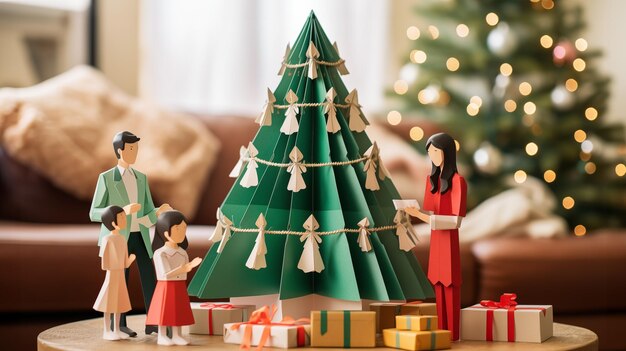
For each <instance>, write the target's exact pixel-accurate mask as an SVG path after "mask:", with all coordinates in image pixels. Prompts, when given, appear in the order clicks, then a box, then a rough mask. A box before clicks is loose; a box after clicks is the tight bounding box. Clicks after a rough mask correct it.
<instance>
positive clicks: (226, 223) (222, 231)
mask: <svg viewBox="0 0 626 351" xmlns="http://www.w3.org/2000/svg"><path fill="white" fill-rule="evenodd" d="M232 225H233V222H232V221H231V220H230V219H228V217H226V216H224V214H223V213H222V210H221V209H220V208H219V207H218V208H217V224H216V225H215V230H214V231H213V235H211V238H210V239H209V240H210V241H211V242H213V243H216V242H218V241H219V242H220V244H219V246H218V248H217V253H221V252H222V250H224V246H225V245H226V243H227V242H228V239H230V235H231V229H230V227H231V226H232Z"/></svg>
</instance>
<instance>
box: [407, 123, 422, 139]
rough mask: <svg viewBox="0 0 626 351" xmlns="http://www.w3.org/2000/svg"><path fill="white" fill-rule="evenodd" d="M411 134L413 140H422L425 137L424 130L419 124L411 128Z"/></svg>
mask: <svg viewBox="0 0 626 351" xmlns="http://www.w3.org/2000/svg"><path fill="white" fill-rule="evenodd" d="M409 136H410V137H411V140H413V141H420V140H422V139H423V138H424V130H423V129H422V128H420V127H418V126H415V127H412V128H411V130H409Z"/></svg>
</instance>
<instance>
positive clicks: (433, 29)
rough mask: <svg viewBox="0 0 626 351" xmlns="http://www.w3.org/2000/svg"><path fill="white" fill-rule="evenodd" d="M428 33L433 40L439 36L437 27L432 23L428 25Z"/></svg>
mask: <svg viewBox="0 0 626 351" xmlns="http://www.w3.org/2000/svg"><path fill="white" fill-rule="evenodd" d="M428 33H430V36H431V38H433V40H436V39H437V38H439V28H437V27H435V26H433V25H432V24H431V25H430V26H428Z"/></svg>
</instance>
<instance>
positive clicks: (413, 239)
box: [393, 210, 418, 251]
mask: <svg viewBox="0 0 626 351" xmlns="http://www.w3.org/2000/svg"><path fill="white" fill-rule="evenodd" d="M393 222H394V223H396V236H397V237H398V243H399V244H400V250H403V251H411V249H413V248H414V247H415V245H417V240H418V239H417V233H415V229H414V228H413V225H412V224H411V220H410V219H409V215H408V214H407V213H406V212H404V210H398V211H396V215H395V217H394V218H393Z"/></svg>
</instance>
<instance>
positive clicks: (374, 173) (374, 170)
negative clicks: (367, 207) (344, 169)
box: [363, 142, 389, 190]
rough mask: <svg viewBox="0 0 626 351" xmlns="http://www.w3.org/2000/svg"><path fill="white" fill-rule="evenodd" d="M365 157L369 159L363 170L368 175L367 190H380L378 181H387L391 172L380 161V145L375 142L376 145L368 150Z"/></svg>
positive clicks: (366, 179)
mask: <svg viewBox="0 0 626 351" xmlns="http://www.w3.org/2000/svg"><path fill="white" fill-rule="evenodd" d="M365 155H366V156H367V157H368V159H367V161H365V166H363V170H364V171H365V172H366V173H367V176H366V177H365V188H366V189H369V190H380V185H379V184H378V179H380V180H385V178H387V177H389V172H388V171H387V169H386V168H385V166H384V165H383V163H382V161H381V160H380V150H379V149H378V145H377V144H376V143H375V142H374V144H372V146H370V148H369V149H367V151H366V152H365Z"/></svg>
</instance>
